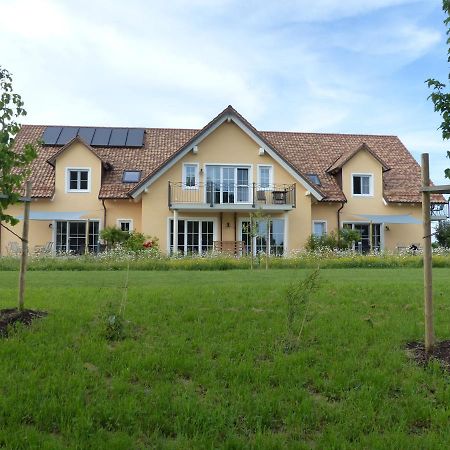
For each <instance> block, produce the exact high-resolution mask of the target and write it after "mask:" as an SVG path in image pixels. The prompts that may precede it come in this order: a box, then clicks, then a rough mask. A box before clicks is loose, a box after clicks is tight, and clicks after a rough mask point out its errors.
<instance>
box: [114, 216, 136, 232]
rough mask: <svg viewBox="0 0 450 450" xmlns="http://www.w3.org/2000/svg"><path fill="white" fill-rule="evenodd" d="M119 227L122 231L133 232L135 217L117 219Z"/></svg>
mask: <svg viewBox="0 0 450 450" xmlns="http://www.w3.org/2000/svg"><path fill="white" fill-rule="evenodd" d="M117 227H118V228H120V229H121V230H122V231H126V232H127V233H131V232H132V231H133V219H117Z"/></svg>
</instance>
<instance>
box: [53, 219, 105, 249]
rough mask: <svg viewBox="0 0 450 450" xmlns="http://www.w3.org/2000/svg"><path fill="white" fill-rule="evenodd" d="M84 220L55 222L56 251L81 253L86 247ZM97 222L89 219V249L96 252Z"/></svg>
mask: <svg viewBox="0 0 450 450" xmlns="http://www.w3.org/2000/svg"><path fill="white" fill-rule="evenodd" d="M86 225H87V222H86V221H57V222H56V236H55V237H56V253H69V252H70V253H74V254H83V253H84V252H85V247H86ZM98 238H99V222H98V221H89V234H88V239H89V242H88V246H89V251H90V252H94V253H97V252H98Z"/></svg>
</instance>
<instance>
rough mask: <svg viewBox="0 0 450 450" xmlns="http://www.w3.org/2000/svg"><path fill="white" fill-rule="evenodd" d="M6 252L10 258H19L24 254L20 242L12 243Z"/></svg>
mask: <svg viewBox="0 0 450 450" xmlns="http://www.w3.org/2000/svg"><path fill="white" fill-rule="evenodd" d="M6 252H7V253H8V255H9V256H19V255H21V254H22V247H21V246H20V244H19V243H18V242H15V241H11V242H8V244H7V245H6Z"/></svg>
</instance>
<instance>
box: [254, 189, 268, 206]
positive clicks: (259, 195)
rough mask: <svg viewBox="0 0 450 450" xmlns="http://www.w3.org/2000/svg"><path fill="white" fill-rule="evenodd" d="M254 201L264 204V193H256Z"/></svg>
mask: <svg viewBox="0 0 450 450" xmlns="http://www.w3.org/2000/svg"><path fill="white" fill-rule="evenodd" d="M256 200H257V201H258V202H261V203H262V202H264V203H266V191H256Z"/></svg>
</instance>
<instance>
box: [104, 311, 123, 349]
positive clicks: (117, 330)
mask: <svg viewBox="0 0 450 450" xmlns="http://www.w3.org/2000/svg"><path fill="white" fill-rule="evenodd" d="M116 309H117V308H115V307H114V306H113V304H112V303H109V304H108V307H107V309H106V312H105V314H104V315H103V317H102V335H103V336H104V337H105V339H106V340H108V341H120V340H122V339H125V321H124V319H123V316H122V314H121V313H120V312H118V311H117V310H116Z"/></svg>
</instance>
